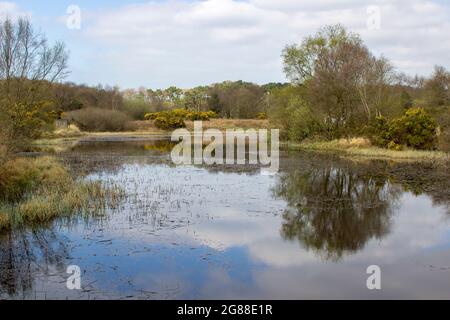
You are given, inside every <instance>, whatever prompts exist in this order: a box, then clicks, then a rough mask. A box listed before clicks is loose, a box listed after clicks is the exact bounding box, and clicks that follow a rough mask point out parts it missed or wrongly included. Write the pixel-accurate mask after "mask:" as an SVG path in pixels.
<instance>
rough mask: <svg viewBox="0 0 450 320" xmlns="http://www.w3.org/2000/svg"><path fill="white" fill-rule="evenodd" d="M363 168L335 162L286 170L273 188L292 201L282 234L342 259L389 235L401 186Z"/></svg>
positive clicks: (324, 255)
mask: <svg viewBox="0 0 450 320" xmlns="http://www.w3.org/2000/svg"><path fill="white" fill-rule="evenodd" d="M360 173H361V171H360V170H358V168H355V167H353V166H346V167H336V166H335V165H331V164H330V163H325V164H322V165H321V166H320V167H315V166H313V165H311V167H310V168H309V169H308V170H306V171H304V169H303V170H289V171H287V172H283V173H282V174H281V175H280V177H279V181H278V183H277V186H276V187H275V188H274V194H275V196H277V197H281V198H283V199H285V200H286V202H287V204H288V208H287V209H286V211H285V212H284V214H283V224H282V229H281V233H282V236H283V237H284V238H285V239H288V240H298V241H299V242H300V243H301V244H302V245H303V246H304V247H306V248H307V249H312V250H314V251H316V252H318V253H319V254H320V255H321V256H323V257H325V258H326V259H331V260H334V261H337V260H339V259H341V258H342V257H343V255H345V254H351V253H354V252H356V251H358V250H361V249H362V248H363V247H364V245H365V244H366V243H367V242H368V241H369V240H370V239H373V238H375V239H381V238H382V237H384V236H385V235H387V234H388V233H389V230H390V224H391V216H392V213H393V207H394V206H395V204H396V203H397V200H398V198H399V196H400V194H401V190H400V189H399V188H398V187H395V186H393V185H391V184H390V183H388V180H387V177H384V176H380V175H370V174H363V175H362V174H360Z"/></svg>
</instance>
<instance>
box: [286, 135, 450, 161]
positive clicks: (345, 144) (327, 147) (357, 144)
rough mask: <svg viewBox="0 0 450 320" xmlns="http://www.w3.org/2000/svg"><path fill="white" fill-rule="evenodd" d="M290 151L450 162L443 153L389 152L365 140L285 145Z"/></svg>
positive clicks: (448, 156) (446, 154)
mask: <svg viewBox="0 0 450 320" xmlns="http://www.w3.org/2000/svg"><path fill="white" fill-rule="evenodd" d="M282 145H283V146H284V147H285V148H287V149H288V150H310V151H318V152H333V153H338V154H342V155H345V156H349V157H368V158H377V159H394V160H417V161H422V160H425V161H450V154H449V153H446V152H441V151H422V150H400V151H396V150H389V149H384V148H379V147H375V146H372V145H371V144H370V142H369V141H368V140H366V139H363V138H357V139H339V140H333V141H318V142H303V143H283V144H282Z"/></svg>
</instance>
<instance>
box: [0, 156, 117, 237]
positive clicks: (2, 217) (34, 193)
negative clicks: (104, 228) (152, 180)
mask: <svg viewBox="0 0 450 320" xmlns="http://www.w3.org/2000/svg"><path fill="white" fill-rule="evenodd" d="M122 198H123V192H122V191H121V190H120V189H119V188H118V187H116V186H108V187H106V186H105V185H104V184H102V183H101V182H98V181H94V182H85V181H77V180H75V179H73V178H72V177H71V175H70V174H69V173H68V171H67V170H66V168H64V166H62V165H61V164H60V163H59V162H58V161H56V160H55V159H54V158H50V157H41V158H36V159H21V158H18V159H14V160H10V161H8V162H7V163H5V164H3V165H2V166H0V229H10V228H16V227H20V226H23V225H32V224H39V223H45V222H49V221H51V220H52V219H55V218H57V217H69V216H72V215H74V214H77V213H80V214H84V215H99V214H103V213H104V211H105V209H107V208H114V207H116V206H117V205H118V204H119V202H120V201H121V199H122Z"/></svg>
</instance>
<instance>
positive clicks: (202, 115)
mask: <svg viewBox="0 0 450 320" xmlns="http://www.w3.org/2000/svg"><path fill="white" fill-rule="evenodd" d="M217 116H218V115H217V113H215V112H214V111H206V112H198V111H193V110H188V109H173V110H169V111H161V112H151V113H147V114H146V115H145V116H144V119H145V120H156V119H157V118H159V117H165V118H179V119H182V120H190V121H197V120H203V121H209V120H210V119H213V118H217Z"/></svg>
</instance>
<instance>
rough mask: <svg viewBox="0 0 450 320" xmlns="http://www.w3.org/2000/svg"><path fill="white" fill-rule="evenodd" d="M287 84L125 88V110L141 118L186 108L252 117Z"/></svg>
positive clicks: (236, 82)
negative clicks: (156, 88)
mask: <svg viewBox="0 0 450 320" xmlns="http://www.w3.org/2000/svg"><path fill="white" fill-rule="evenodd" d="M287 85H288V84H283V83H269V84H265V85H257V84H254V83H250V82H244V81H224V82H221V83H216V84H212V85H209V86H199V87H195V88H192V89H186V90H184V89H181V88H177V87H173V86H172V87H169V88H167V89H159V90H152V89H145V88H140V89H138V90H133V89H130V90H126V91H124V92H123V96H124V110H126V111H127V112H129V113H130V114H132V115H133V117H134V118H135V119H141V118H142V115H143V114H145V113H150V112H160V111H167V110H173V109H187V110H193V111H196V112H207V111H214V112H215V113H216V114H218V115H219V116H220V117H222V118H234V119H252V118H256V117H257V116H258V115H259V114H261V113H264V112H266V111H267V110H268V104H267V96H268V94H269V93H270V92H271V91H272V90H273V89H275V88H281V87H284V86H287Z"/></svg>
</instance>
